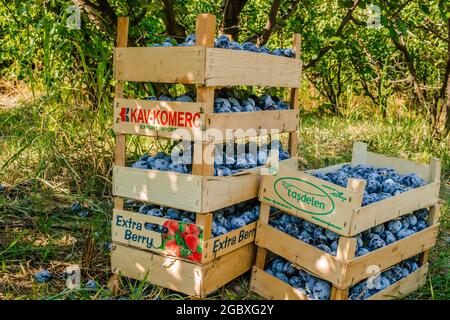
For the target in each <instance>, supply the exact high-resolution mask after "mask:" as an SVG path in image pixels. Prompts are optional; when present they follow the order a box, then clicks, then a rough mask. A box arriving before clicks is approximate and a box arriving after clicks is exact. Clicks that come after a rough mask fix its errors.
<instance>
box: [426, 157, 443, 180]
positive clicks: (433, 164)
mask: <svg viewBox="0 0 450 320" xmlns="http://www.w3.org/2000/svg"><path fill="white" fill-rule="evenodd" d="M428 179H429V180H428V181H430V182H439V181H441V160H440V159H438V158H431V160H430V174H429V178H428Z"/></svg>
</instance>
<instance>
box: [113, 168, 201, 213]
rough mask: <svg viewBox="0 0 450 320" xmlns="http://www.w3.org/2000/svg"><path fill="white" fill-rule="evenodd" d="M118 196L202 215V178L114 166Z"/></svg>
mask: <svg viewBox="0 0 450 320" xmlns="http://www.w3.org/2000/svg"><path fill="white" fill-rule="evenodd" d="M113 192H114V195H116V196H120V197H124V198H131V199H135V200H141V201H148V202H151V203H154V204H158V205H161V206H167V207H172V208H178V209H182V210H186V211H192V212H200V211H201V194H202V177H199V176H194V175H189V174H181V173H175V172H165V171H158V170H144V169H136V168H129V167H120V166H114V168H113Z"/></svg>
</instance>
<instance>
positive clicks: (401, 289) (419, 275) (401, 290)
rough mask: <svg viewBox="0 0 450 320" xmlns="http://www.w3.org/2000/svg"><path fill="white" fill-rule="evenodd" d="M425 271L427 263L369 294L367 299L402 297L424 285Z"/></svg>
mask: <svg viewBox="0 0 450 320" xmlns="http://www.w3.org/2000/svg"><path fill="white" fill-rule="evenodd" d="M427 273H428V263H427V264H425V265H423V266H422V267H420V268H419V269H417V270H416V271H414V272H413V273H411V274H410V275H408V276H407V277H405V278H403V279H401V280H400V281H397V282H396V283H394V284H393V285H391V286H389V287H388V288H386V289H384V290H382V291H380V292H377V293H376V294H374V295H373V296H370V297H369V298H368V299H367V300H392V299H398V298H403V297H405V296H407V295H409V294H411V293H413V292H414V291H416V290H418V289H419V288H420V287H423V286H424V285H425V282H426V279H427Z"/></svg>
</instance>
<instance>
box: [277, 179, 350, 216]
mask: <svg viewBox="0 0 450 320" xmlns="http://www.w3.org/2000/svg"><path fill="white" fill-rule="evenodd" d="M273 188H274V190H275V193H276V194H277V195H278V196H279V197H280V199H281V200H283V201H284V202H285V203H287V204H289V205H290V206H292V207H294V208H296V209H297V210H300V211H303V212H306V213H309V214H313V215H327V214H330V213H332V212H333V211H334V209H335V204H334V201H333V199H332V198H331V196H330V195H329V194H328V193H327V192H326V191H325V190H324V189H322V188H321V187H319V186H317V185H315V184H313V183H311V182H309V181H306V180H302V179H298V178H291V177H286V178H280V179H277V180H276V181H275V182H274V184H273ZM344 199H345V198H344ZM341 200H342V199H341Z"/></svg>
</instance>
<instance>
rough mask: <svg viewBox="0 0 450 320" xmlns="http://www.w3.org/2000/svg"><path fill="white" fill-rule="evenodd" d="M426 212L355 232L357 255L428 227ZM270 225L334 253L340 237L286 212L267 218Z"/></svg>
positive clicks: (416, 212)
mask: <svg viewBox="0 0 450 320" xmlns="http://www.w3.org/2000/svg"><path fill="white" fill-rule="evenodd" d="M428 213H429V211H428V209H420V210H416V211H414V212H413V213H412V214H409V215H406V216H403V217H401V218H399V219H394V220H391V221H388V222H386V223H382V224H379V225H377V226H375V227H373V228H370V229H368V230H366V231H364V232H362V233H359V234H357V235H356V236H355V237H356V240H357V242H356V256H357V257H358V256H362V255H364V254H367V253H369V252H371V251H374V250H377V249H380V248H382V247H385V246H387V245H390V244H391V243H394V242H395V241H398V240H401V239H404V238H406V237H408V236H411V235H413V234H414V233H416V232H419V231H422V230H424V229H425V228H427V227H428V224H427V218H428ZM269 224H270V225H271V226H273V227H275V228H277V229H278V230H280V231H282V232H285V233H287V234H289V235H290V236H292V237H295V238H297V239H298V240H301V241H304V242H306V243H308V244H310V245H313V246H315V247H316V248H318V249H320V250H322V251H325V252H326V253H329V254H332V255H334V256H335V255H336V251H337V247H338V242H339V238H340V236H339V235H338V234H337V233H335V232H333V231H331V230H328V229H325V228H322V227H320V226H317V225H315V224H313V223H311V222H308V221H306V220H303V219H301V218H298V217H296V216H293V215H290V214H287V213H279V214H278V215H277V216H275V217H274V218H273V219H271V220H270V221H269Z"/></svg>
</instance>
